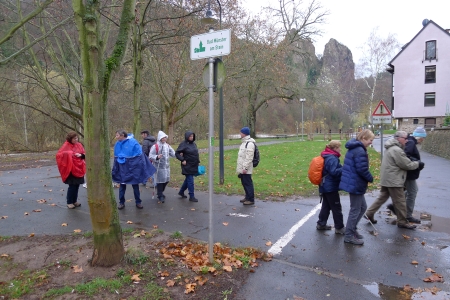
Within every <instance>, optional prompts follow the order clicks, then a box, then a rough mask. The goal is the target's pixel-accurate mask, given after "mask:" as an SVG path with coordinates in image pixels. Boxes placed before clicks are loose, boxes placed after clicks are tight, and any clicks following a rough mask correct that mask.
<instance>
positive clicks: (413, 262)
mask: <svg viewBox="0 0 450 300" xmlns="http://www.w3.org/2000/svg"><path fill="white" fill-rule="evenodd" d="M411 264H412V265H418V264H419V263H418V262H417V261H415V260H413V261H412V262H411Z"/></svg>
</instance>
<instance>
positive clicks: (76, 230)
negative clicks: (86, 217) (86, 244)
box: [73, 229, 81, 233]
mask: <svg viewBox="0 0 450 300" xmlns="http://www.w3.org/2000/svg"><path fill="white" fill-rule="evenodd" d="M73 232H75V233H80V232H81V229H74V230H73Z"/></svg>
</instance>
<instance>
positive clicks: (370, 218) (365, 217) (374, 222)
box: [364, 214, 378, 224]
mask: <svg viewBox="0 0 450 300" xmlns="http://www.w3.org/2000/svg"><path fill="white" fill-rule="evenodd" d="M364 219H366V220H369V221H370V222H372V224H377V223H378V221H377V220H375V219H374V218H373V217H369V216H368V215H366V214H364Z"/></svg>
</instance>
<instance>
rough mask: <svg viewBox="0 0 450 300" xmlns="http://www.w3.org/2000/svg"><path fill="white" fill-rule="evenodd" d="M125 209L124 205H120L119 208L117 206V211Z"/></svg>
mask: <svg viewBox="0 0 450 300" xmlns="http://www.w3.org/2000/svg"><path fill="white" fill-rule="evenodd" d="M124 208H125V204H123V203H119V206H117V209H119V210H120V209H124Z"/></svg>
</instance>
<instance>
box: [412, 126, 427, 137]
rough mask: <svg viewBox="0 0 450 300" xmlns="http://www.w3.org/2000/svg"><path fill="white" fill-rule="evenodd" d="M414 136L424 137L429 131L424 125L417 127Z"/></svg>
mask: <svg viewBox="0 0 450 300" xmlns="http://www.w3.org/2000/svg"><path fill="white" fill-rule="evenodd" d="M412 135H413V136H414V137H421V138H424V137H427V132H426V131H425V129H423V127H417V128H416V129H415V130H414V132H413V134H412Z"/></svg>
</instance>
